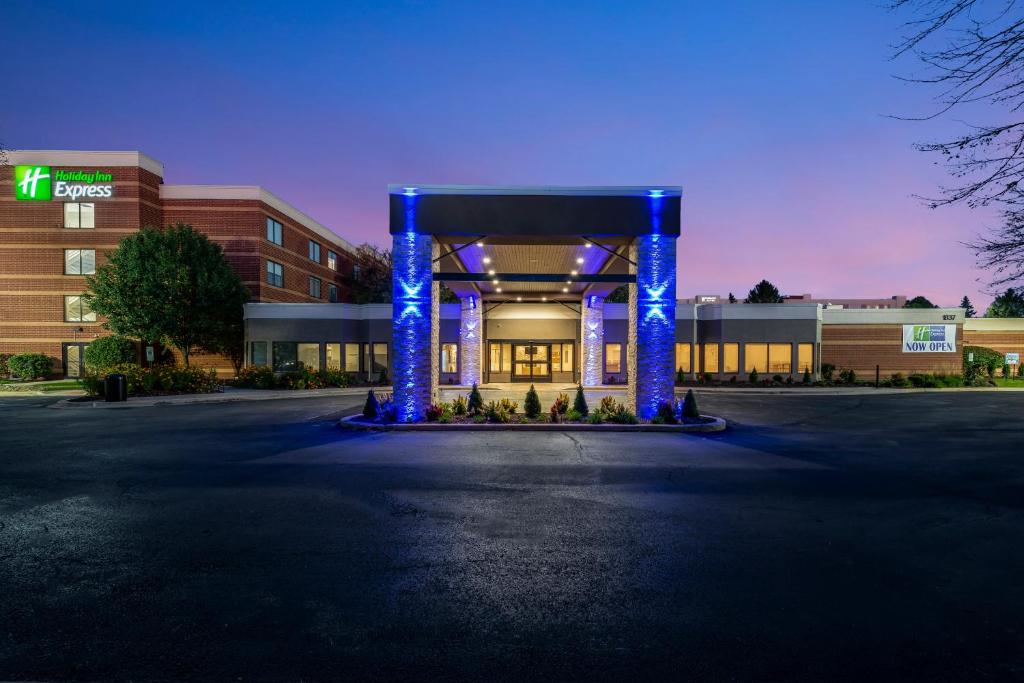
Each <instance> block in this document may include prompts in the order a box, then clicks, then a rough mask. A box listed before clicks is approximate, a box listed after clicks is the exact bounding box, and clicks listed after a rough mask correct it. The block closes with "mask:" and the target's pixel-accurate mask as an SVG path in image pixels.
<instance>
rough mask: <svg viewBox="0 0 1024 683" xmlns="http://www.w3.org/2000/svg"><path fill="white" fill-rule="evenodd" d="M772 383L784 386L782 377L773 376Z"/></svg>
mask: <svg viewBox="0 0 1024 683" xmlns="http://www.w3.org/2000/svg"><path fill="white" fill-rule="evenodd" d="M772 381H773V382H775V383H776V384H782V375H772Z"/></svg>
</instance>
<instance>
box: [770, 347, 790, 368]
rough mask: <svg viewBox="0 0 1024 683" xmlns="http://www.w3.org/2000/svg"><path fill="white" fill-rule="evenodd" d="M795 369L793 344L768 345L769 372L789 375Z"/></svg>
mask: <svg viewBox="0 0 1024 683" xmlns="http://www.w3.org/2000/svg"><path fill="white" fill-rule="evenodd" d="M792 368H793V345H792V344H769V345H768V372H771V373H780V374H781V373H789V372H791V371H792Z"/></svg>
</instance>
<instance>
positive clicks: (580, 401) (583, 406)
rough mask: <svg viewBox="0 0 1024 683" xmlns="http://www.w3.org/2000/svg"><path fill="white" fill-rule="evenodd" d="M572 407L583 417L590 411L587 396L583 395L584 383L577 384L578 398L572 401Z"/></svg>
mask: <svg viewBox="0 0 1024 683" xmlns="http://www.w3.org/2000/svg"><path fill="white" fill-rule="evenodd" d="M572 409H573V410H575V411H576V412H577V413H579V414H580V415H582V416H583V417H586V416H587V415H588V414H589V413H590V408H589V407H588V406H587V397H586V396H584V395H583V385H582V384H578V385H576V399H575V400H574V401H573V402H572Z"/></svg>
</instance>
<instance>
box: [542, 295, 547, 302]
mask: <svg viewBox="0 0 1024 683" xmlns="http://www.w3.org/2000/svg"><path fill="white" fill-rule="evenodd" d="M540 300H541V301H547V300H548V298H547V297H546V296H542V297H541V298H540Z"/></svg>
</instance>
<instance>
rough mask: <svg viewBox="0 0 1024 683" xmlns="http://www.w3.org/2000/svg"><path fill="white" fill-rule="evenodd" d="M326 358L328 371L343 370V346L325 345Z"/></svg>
mask: <svg viewBox="0 0 1024 683" xmlns="http://www.w3.org/2000/svg"><path fill="white" fill-rule="evenodd" d="M324 356H325V358H324V363H325V364H326V366H327V369H328V370H341V344H324Z"/></svg>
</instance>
